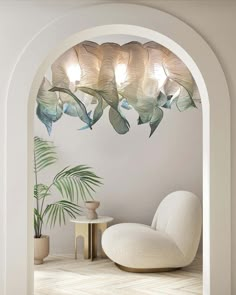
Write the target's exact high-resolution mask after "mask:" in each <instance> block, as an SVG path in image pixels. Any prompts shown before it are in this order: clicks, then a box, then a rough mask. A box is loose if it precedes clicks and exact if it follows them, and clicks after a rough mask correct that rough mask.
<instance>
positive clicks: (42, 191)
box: [34, 183, 50, 200]
mask: <svg viewBox="0 0 236 295" xmlns="http://www.w3.org/2000/svg"><path fill="white" fill-rule="evenodd" d="M49 195H50V193H49V186H47V185H45V184H42V183H39V184H35V185H34V197H35V199H38V200H40V199H43V198H45V197H47V196H49Z"/></svg>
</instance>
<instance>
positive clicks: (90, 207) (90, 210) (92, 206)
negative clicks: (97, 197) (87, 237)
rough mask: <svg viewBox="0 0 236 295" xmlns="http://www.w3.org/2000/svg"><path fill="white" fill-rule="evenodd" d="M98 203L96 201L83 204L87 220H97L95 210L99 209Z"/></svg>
mask: <svg viewBox="0 0 236 295" xmlns="http://www.w3.org/2000/svg"><path fill="white" fill-rule="evenodd" d="M99 205H100V202H98V201H87V202H85V207H86V208H87V218H88V219H97V218H98V215H97V212H96V209H97V208H98V207H99Z"/></svg>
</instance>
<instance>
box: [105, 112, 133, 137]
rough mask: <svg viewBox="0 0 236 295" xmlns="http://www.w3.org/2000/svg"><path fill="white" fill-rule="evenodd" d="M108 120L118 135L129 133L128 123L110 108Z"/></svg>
mask: <svg viewBox="0 0 236 295" xmlns="http://www.w3.org/2000/svg"><path fill="white" fill-rule="evenodd" d="M109 119H110V122H111V125H112V126H113V128H114V129H115V130H116V132H117V133H119V134H125V133H127V132H128V131H129V127H130V125H129V122H128V121H127V120H126V119H125V118H124V117H123V116H122V115H121V114H120V112H118V111H116V110H115V109H113V108H112V107H110V110H109Z"/></svg>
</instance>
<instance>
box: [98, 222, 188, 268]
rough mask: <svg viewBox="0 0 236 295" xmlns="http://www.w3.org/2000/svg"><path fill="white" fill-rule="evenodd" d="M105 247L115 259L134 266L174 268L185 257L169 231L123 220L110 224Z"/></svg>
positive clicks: (108, 253)
mask: <svg viewBox="0 0 236 295" xmlns="http://www.w3.org/2000/svg"><path fill="white" fill-rule="evenodd" d="M102 247H103V250H104V251H105V253H106V254H107V256H108V257H109V258H110V259H111V260H113V261H114V262H116V263H118V264H120V265H122V266H125V267H132V268H139V269H141V268H144V269H145V268H148V269H149V268H175V267H180V266H184V265H185V263H186V262H185V259H184V258H185V257H184V255H183V254H182V253H181V251H180V249H179V248H178V247H177V246H176V244H175V243H174V242H173V241H172V240H171V238H170V237H168V235H167V234H165V233H163V232H161V231H158V230H155V229H153V228H151V227H150V226H147V225H143V224H137V223H121V224H116V225H114V226H112V227H110V228H108V229H107V230H106V231H105V232H104V234H103V237H102Z"/></svg>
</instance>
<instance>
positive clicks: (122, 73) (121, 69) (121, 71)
mask: <svg viewBox="0 0 236 295" xmlns="http://www.w3.org/2000/svg"><path fill="white" fill-rule="evenodd" d="M126 71H127V67H126V65H125V64H118V65H117V66H116V69H115V76H116V83H117V84H119V85H120V84H122V83H124V82H125V80H126V75H127V72H126Z"/></svg>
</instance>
